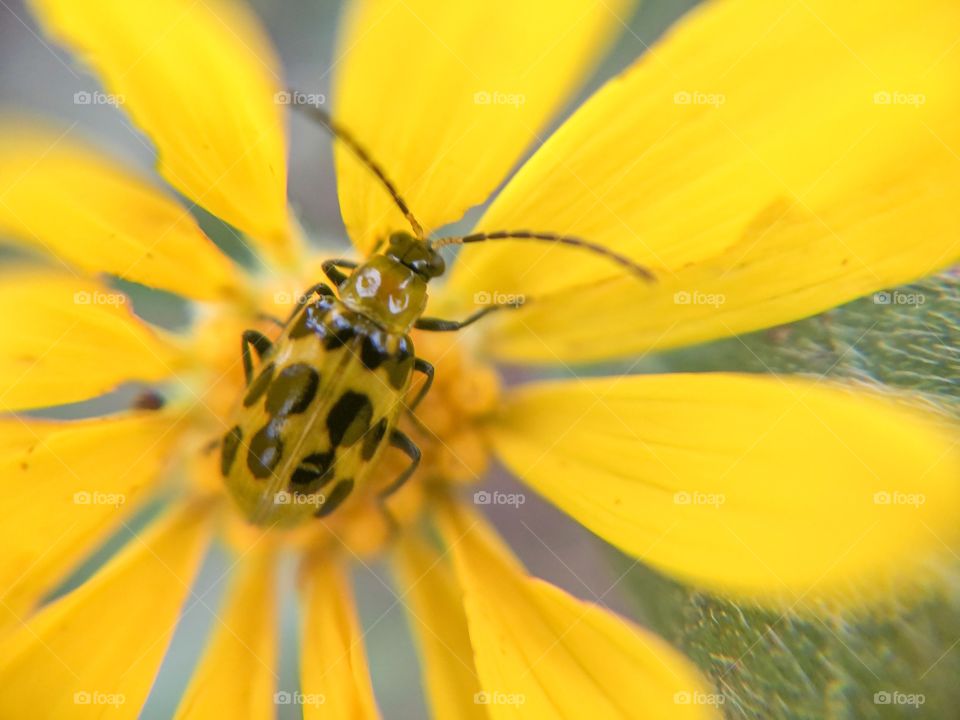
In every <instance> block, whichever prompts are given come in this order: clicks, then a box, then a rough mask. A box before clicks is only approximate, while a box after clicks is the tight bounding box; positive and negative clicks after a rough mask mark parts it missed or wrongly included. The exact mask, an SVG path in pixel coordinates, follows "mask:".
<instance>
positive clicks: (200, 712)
mask: <svg viewBox="0 0 960 720" xmlns="http://www.w3.org/2000/svg"><path fill="white" fill-rule="evenodd" d="M237 563H238V567H237V568H235V569H234V571H233V572H235V573H236V574H237V577H236V578H235V579H234V581H233V586H232V587H231V588H230V590H229V594H228V597H227V600H226V607H225V609H224V610H222V611H221V612H220V613H219V614H218V615H217V618H216V623H215V625H214V629H213V638H212V640H211V641H210V644H209V645H208V646H207V649H206V651H205V652H204V656H203V659H202V660H201V662H200V665H199V666H198V668H197V670H196V671H195V672H194V674H193V677H192V678H191V680H190V686H189V687H188V688H187V691H186V693H185V695H184V696H183V699H182V700H181V701H180V707H179V708H177V715H176V717H177V718H178V720H179V719H181V718H202V719H206V718H221V717H228V718H236V719H237V720H242V719H243V718H257V719H259V718H266V717H273V715H274V712H275V708H274V691H273V690H274V686H275V684H276V680H275V678H276V654H277V650H276V646H277V642H278V640H277V627H276V622H277V617H276V615H277V613H276V598H275V595H276V587H275V584H274V582H275V578H274V572H275V568H274V564H275V557H274V552H273V547H272V546H271V544H270V542H269V540H268V539H266V538H259V542H258V543H257V544H255V545H254V546H253V547H251V548H250V549H249V552H248V553H247V554H246V555H244V556H242V557H241V558H239V559H238V560H237Z"/></svg>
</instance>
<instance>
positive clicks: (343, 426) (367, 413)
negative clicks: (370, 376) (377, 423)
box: [327, 390, 373, 447]
mask: <svg viewBox="0 0 960 720" xmlns="http://www.w3.org/2000/svg"><path fill="white" fill-rule="evenodd" d="M372 419H373V405H372V404H371V403H370V398H368V397H367V396H366V395H364V394H363V393H358V392H354V391H353V390H348V391H347V392H345V393H344V394H343V395H341V396H340V399H339V400H337V402H336V403H335V404H334V406H333V407H332V408H331V409H330V414H329V415H327V429H328V430H329V431H330V443H331V446H332V447H337V446H338V445H348V446H349V445H353V444H354V443H355V442H356V441H357V440H359V439H360V438H361V437H363V434H364V433H366V432H367V429H368V428H369V427H370V421H371V420H372Z"/></svg>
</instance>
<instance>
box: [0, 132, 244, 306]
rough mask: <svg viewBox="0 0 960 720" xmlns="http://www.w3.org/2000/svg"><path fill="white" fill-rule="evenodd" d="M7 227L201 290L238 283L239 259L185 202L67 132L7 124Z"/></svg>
mask: <svg viewBox="0 0 960 720" xmlns="http://www.w3.org/2000/svg"><path fill="white" fill-rule="evenodd" d="M0 235H9V236H10V237H13V238H16V239H17V240H19V241H21V242H25V243H27V244H30V245H33V246H35V247H37V248H39V249H41V250H44V251H46V252H48V253H50V254H52V255H53V256H55V257H57V258H59V259H60V260H61V261H63V262H65V263H67V264H70V265H72V266H74V267H77V268H80V269H82V270H86V271H87V272H90V273H98V272H108V273H113V274H114V275H119V276H120V277H123V278H127V279H128V280H133V281H135V282H139V283H142V284H144V285H149V286H151V287H158V288H162V289H164V290H169V291H171V292H175V293H180V294H181V295H185V296H186V297H190V298H195V299H198V300H210V299H215V298H218V297H222V296H223V295H225V294H229V293H232V292H235V291H236V289H237V284H238V277H237V273H236V270H235V269H234V267H233V265H232V264H231V263H230V261H229V260H227V258H226V257H225V256H224V255H223V254H222V253H221V252H220V251H219V250H217V248H216V247H215V246H214V245H213V243H211V242H210V241H209V240H208V239H207V238H206V237H205V236H204V235H203V233H202V232H201V231H200V228H199V227H197V224H196V222H194V220H193V219H192V217H191V216H190V213H189V212H188V211H187V210H186V209H185V208H183V207H181V206H180V205H178V204H177V203H176V202H174V201H173V200H172V199H170V198H168V197H166V196H165V195H163V194H161V193H160V192H159V191H158V190H157V189H156V188H154V187H153V186H151V185H150V184H149V183H148V182H146V181H145V180H144V179H143V178H142V177H140V176H139V175H137V174H136V173H133V172H131V171H130V170H128V169H126V168H124V167H122V166H121V165H119V164H117V163H115V162H113V161H111V160H109V159H108V158H106V157H104V156H101V155H100V154H98V153H96V152H95V151H93V150H92V149H90V148H87V147H85V146H84V145H82V144H80V143H77V142H74V141H72V140H70V139H69V137H67V136H65V134H63V133H57V132H54V131H37V130H27V129H25V128H24V127H22V126H18V125H13V126H11V125H6V126H0ZM184 268H189V269H190V272H189V273H186V272H184Z"/></svg>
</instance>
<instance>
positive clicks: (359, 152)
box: [290, 90, 423, 238]
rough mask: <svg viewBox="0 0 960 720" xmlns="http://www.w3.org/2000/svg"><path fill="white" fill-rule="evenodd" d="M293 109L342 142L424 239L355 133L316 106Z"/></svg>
mask: <svg viewBox="0 0 960 720" xmlns="http://www.w3.org/2000/svg"><path fill="white" fill-rule="evenodd" d="M294 92H295V91H294V90H290V93H291V94H293V93H294ZM293 107H294V108H296V109H297V110H299V111H300V112H302V113H304V114H306V115H307V116H308V117H310V118H311V119H313V120H315V121H316V122H318V123H319V124H320V125H322V126H323V127H324V128H326V130H327V132H329V133H330V134H331V135H332V136H333V137H335V138H336V139H337V140H340V141H341V142H342V143H343V144H344V145H346V146H347V147H348V148H349V149H350V152H352V153H353V154H354V156H355V157H356V158H357V159H358V160H359V161H360V162H361V163H363V164H364V165H365V166H366V167H367V168H368V169H369V170H370V172H372V173H373V174H374V175H375V176H376V178H377V180H379V181H380V184H381V185H383V187H384V188H386V190H387V192H388V193H390V197H391V198H393V202H394V203H395V204H396V206H397V207H398V208H400V212H402V213H403V216H404V217H405V218H406V219H407V222H408V223H410V227H411V228H412V229H413V233H414V235H416V236H417V237H418V238H422V237H423V226H422V225H421V224H420V222H419V221H418V220H417V218H416V216H415V215H414V214H413V212H412V211H411V210H410V206H409V205H407V201H406V200H404V199H403V197H402V196H401V195H400V193H399V192H398V191H397V186H396V185H394V184H393V182H392V181H391V180H390V178H388V177H387V173H386V172H384V170H383V168H382V167H380V165H379V163H377V161H376V160H374V159H373V158H372V157H370V153H369V152H367V149H366V148H365V147H364V146H363V145H361V144H360V141H359V140H357V139H356V138H355V137H354V136H353V133H351V132H350V131H349V130H347V129H346V128H345V127H344V126H343V125H341V124H340V123H338V122H337V121H336V120H334V119H333V118H332V117H331V116H330V113H328V112H326V111H325V110H322V109H320V108H318V107H316V106H315V105H303V104H300V103H293Z"/></svg>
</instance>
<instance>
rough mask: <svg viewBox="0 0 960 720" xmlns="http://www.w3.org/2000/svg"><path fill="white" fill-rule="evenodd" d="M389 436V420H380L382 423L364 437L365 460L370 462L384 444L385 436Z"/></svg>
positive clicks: (362, 452) (363, 451)
mask: <svg viewBox="0 0 960 720" xmlns="http://www.w3.org/2000/svg"><path fill="white" fill-rule="evenodd" d="M386 434H387V419H386V418H380V422H378V423H377V424H376V425H374V426H373V427H372V428H371V429H370V430H369V431H368V432H367V434H366V435H364V436H363V450H362V451H361V453H360V454H361V456H362V457H363V459H364V460H370V459H371V458H373V456H374V454H375V453H376V452H377V448H378V447H380V443H381V442H383V436H384V435H386Z"/></svg>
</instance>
